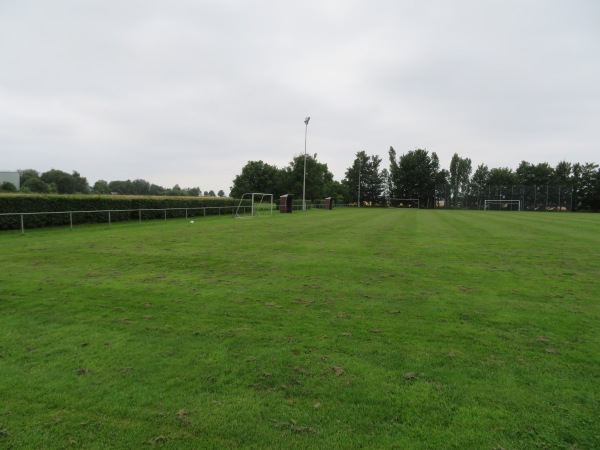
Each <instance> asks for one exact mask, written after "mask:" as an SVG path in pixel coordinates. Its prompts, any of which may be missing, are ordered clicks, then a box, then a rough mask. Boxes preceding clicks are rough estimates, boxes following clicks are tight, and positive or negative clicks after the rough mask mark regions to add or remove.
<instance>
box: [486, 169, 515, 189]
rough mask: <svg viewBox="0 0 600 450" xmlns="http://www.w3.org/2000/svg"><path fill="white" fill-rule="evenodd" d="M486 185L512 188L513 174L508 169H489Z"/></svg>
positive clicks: (513, 182)
mask: <svg viewBox="0 0 600 450" xmlns="http://www.w3.org/2000/svg"><path fill="white" fill-rule="evenodd" d="M488 184H489V185H492V186H512V185H513V184H515V174H514V172H513V171H512V169H509V168H508V167H500V168H495V169H490V173H489V176H488Z"/></svg>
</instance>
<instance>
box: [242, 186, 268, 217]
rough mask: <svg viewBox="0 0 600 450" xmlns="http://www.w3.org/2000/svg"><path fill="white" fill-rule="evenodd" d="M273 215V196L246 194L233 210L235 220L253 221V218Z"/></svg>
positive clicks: (254, 193) (260, 193)
mask: <svg viewBox="0 0 600 450" xmlns="http://www.w3.org/2000/svg"><path fill="white" fill-rule="evenodd" d="M272 215H273V194H264V193H262V192H248V193H246V194H244V195H242V198H241V199H240V203H239V204H238V206H237V209H236V210H235V213H234V215H233V217H234V218H235V219H253V218H254V217H263V216H272Z"/></svg>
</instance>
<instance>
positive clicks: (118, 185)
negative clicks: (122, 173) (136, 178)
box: [108, 180, 132, 195]
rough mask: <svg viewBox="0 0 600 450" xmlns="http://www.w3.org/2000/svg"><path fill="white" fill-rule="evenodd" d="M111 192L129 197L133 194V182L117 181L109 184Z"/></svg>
mask: <svg viewBox="0 0 600 450" xmlns="http://www.w3.org/2000/svg"><path fill="white" fill-rule="evenodd" d="M108 187H109V189H110V192H111V193H112V192H116V193H117V194H121V195H127V194H130V193H131V190H132V188H131V180H127V181H121V180H115V181H111V182H110V183H108Z"/></svg>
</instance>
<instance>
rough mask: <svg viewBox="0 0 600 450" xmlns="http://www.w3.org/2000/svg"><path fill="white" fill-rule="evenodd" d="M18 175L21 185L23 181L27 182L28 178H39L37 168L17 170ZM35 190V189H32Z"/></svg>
mask: <svg viewBox="0 0 600 450" xmlns="http://www.w3.org/2000/svg"><path fill="white" fill-rule="evenodd" d="M18 172H19V177H20V178H21V186H23V185H24V184H25V183H27V181H28V180H30V179H32V178H33V179H36V180H39V179H40V173H39V172H38V171H37V170H33V169H24V170H19V171H18ZM33 192H35V191H33Z"/></svg>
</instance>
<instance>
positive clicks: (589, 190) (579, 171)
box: [572, 163, 600, 211]
mask: <svg viewBox="0 0 600 450" xmlns="http://www.w3.org/2000/svg"><path fill="white" fill-rule="evenodd" d="M572 181H573V209H574V210H576V211H579V210H594V211H598V210H600V170H599V169H598V164H595V163H584V164H580V163H575V164H573V178H572Z"/></svg>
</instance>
